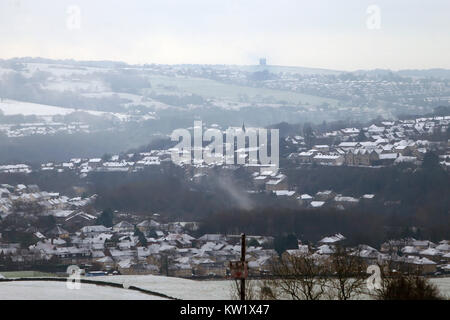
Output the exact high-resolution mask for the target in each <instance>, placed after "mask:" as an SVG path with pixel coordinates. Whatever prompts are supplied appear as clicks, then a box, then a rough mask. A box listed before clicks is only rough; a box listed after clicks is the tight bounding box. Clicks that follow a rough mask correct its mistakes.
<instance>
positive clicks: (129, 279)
mask: <svg viewBox="0 0 450 320" xmlns="http://www.w3.org/2000/svg"><path fill="white" fill-rule="evenodd" d="M95 280H99V281H108V282H115V283H121V284H124V283H125V284H128V285H133V286H136V287H138V288H142V289H147V290H151V291H154V292H159V293H163V294H166V295H168V296H170V297H174V298H178V299H183V300H230V299H231V292H232V290H231V288H232V283H233V282H232V281H196V280H188V279H182V278H171V277H163V276H153V275H143V276H105V277H95Z"/></svg>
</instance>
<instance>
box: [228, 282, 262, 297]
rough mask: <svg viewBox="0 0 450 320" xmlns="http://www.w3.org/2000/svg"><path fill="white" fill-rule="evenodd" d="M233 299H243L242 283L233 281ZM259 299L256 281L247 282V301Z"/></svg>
mask: <svg viewBox="0 0 450 320" xmlns="http://www.w3.org/2000/svg"><path fill="white" fill-rule="evenodd" d="M230 295H231V299H232V300H240V299H241V281H240V280H233V283H232V284H231V293H230ZM256 297H257V287H256V284H255V280H254V281H246V283H245V300H255V299H256Z"/></svg>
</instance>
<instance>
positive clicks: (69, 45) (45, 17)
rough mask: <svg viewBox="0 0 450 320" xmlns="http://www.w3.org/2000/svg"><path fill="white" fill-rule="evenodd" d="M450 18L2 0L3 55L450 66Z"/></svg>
mask: <svg viewBox="0 0 450 320" xmlns="http://www.w3.org/2000/svg"><path fill="white" fill-rule="evenodd" d="M369 6H376V7H375V8H378V9H379V15H378V14H377V13H373V11H371V12H369V13H368V12H367V9H368V7H369ZM74 8H75V9H74ZM78 9H79V13H80V14H79V15H78V11H77V10H78ZM449 16H450V1H448V0H430V1H425V0H421V1H419V0H409V1H406V0H379V1H366V0H344V1H336V0H328V1H325V0H315V1H302V0H277V1H263V0H222V1H217V0H161V1H153V0H127V1H120V0H94V1H92V0H90V1H88V0H71V1H67V0H58V1H54V0H0V58H12V57H25V56H32V57H38V56H39V57H46V58H55V59H65V58H71V59H77V60H120V61H125V62H129V63H139V64H140V63H167V64H180V63H193V64H256V63H257V62H258V59H259V58H260V57H267V59H268V63H269V64H273V65H289V66H304V67H319V68H328V69H337V70H349V71H351V70H356V69H374V68H390V69H394V70H398V69H425V68H450V59H449V58H448V57H450V19H449ZM374 19H375V20H374ZM368 24H369V25H368Z"/></svg>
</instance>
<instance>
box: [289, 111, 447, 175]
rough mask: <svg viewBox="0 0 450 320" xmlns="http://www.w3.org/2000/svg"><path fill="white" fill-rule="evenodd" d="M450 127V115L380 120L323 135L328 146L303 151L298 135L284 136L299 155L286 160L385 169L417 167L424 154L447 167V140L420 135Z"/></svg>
mask: <svg viewBox="0 0 450 320" xmlns="http://www.w3.org/2000/svg"><path fill="white" fill-rule="evenodd" d="M449 126H450V116H446V117H434V118H418V119H413V120H398V121H383V122H382V123H381V126H377V125H375V124H373V125H371V126H369V127H366V128H362V129H357V128H345V129H342V130H337V131H332V132H327V133H325V134H323V135H322V137H319V138H330V139H332V140H333V141H334V142H335V143H334V144H331V145H315V146H313V147H312V148H307V147H306V143H305V139H304V138H303V137H301V136H295V137H288V138H287V141H288V142H290V143H291V144H293V145H296V146H298V150H299V152H297V153H292V154H290V155H289V158H290V159H291V160H292V161H295V162H297V163H300V164H302V163H309V164H310V163H315V164H319V165H334V166H341V165H347V166H386V165H394V164H398V163H403V162H408V163H413V164H420V163H421V161H422V160H423V158H424V156H425V154H426V153H427V152H428V151H431V150H432V151H434V152H436V153H438V154H439V155H440V157H441V164H442V165H443V166H444V167H445V168H447V169H448V168H450V162H449V161H448V160H449V158H450V145H449V143H448V141H437V142H436V141H429V140H422V139H420V137H423V136H424V135H433V134H439V133H441V134H443V135H445V133H446V132H447V130H448V128H449Z"/></svg>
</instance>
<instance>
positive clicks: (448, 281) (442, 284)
mask: <svg viewBox="0 0 450 320" xmlns="http://www.w3.org/2000/svg"><path fill="white" fill-rule="evenodd" d="M430 281H431V282H432V283H434V284H435V285H436V286H437V287H438V289H439V291H440V292H441V294H442V295H444V297H446V298H447V299H450V277H448V278H433V279H430Z"/></svg>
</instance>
